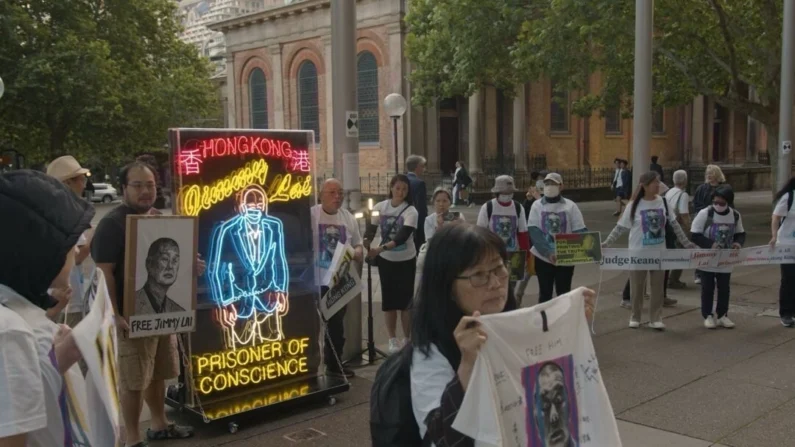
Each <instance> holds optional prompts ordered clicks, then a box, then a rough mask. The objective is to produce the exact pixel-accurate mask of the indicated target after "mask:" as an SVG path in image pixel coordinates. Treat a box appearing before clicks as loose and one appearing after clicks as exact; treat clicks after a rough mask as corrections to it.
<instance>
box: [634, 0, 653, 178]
mask: <svg viewBox="0 0 795 447" xmlns="http://www.w3.org/2000/svg"><path fill="white" fill-rule="evenodd" d="M653 27H654V0H635V92H634V94H633V101H634V103H635V109H634V111H633V115H634V116H633V121H632V170H633V171H634V172H635V175H633V176H632V183H633V185H632V187H633V189H634V186H635V185H637V184H638V180H639V179H640V176H641V174H643V173H644V172H646V171H648V170H649V144H650V143H651V90H652V86H651V84H652V82H651V56H652V33H653V32H654V30H653Z"/></svg>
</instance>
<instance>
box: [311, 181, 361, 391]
mask: <svg viewBox="0 0 795 447" xmlns="http://www.w3.org/2000/svg"><path fill="white" fill-rule="evenodd" d="M343 195H344V194H343V191H342V183H340V181H339V180H337V179H335V178H330V179H328V180H326V181H325V182H323V186H322V187H321V189H320V204H319V205H315V206H313V207H312V209H311V211H310V214H311V215H312V236H313V239H314V241H313V242H314V247H315V253H316V255H315V257H316V259H315V266H316V269H315V284H317V285H318V286H320V295H321V296H323V295H325V294H326V292H328V285H327V284H323V283H322V281H323V278H324V277H325V276H326V272H327V271H328V268H329V266H330V265H331V260H332V258H334V251H335V250H336V249H337V244H346V243H347V244H349V245H350V246H351V247H353V249H354V251H355V253H356V254H355V255H354V261H355V262H356V267H355V268H356V269H360V268H361V265H362V260H363V259H364V248H363V247H362V236H361V233H360V232H359V223H358V222H356V218H354V217H353V214H351V213H350V212H349V211H348V210H346V209H344V208H342V198H343ZM346 309H347V306H345V307H343V308H342V309H340V310H339V311H337V313H335V314H334V315H332V316H331V318H329V319H328V321H327V322H326V328H327V331H328V333H327V334H326V343H324V347H325V352H324V355H323V358H324V361H325V363H326V371H327V372H329V373H330V374H333V375H337V376H345V377H348V378H351V377H353V376H354V373H353V371H352V370H350V369H348V368H344V367H343V366H342V365H341V364H340V362H339V357H340V356H342V350H343V348H344V347H345V325H344V323H345V311H346Z"/></svg>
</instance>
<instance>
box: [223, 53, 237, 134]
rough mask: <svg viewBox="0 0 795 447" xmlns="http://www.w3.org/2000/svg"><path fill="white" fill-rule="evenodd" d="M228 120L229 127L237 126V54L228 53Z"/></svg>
mask: <svg viewBox="0 0 795 447" xmlns="http://www.w3.org/2000/svg"><path fill="white" fill-rule="evenodd" d="M226 89H227V90H226V122H227V127H229V128H235V127H237V126H236V124H237V123H236V122H235V115H236V113H235V112H236V110H237V109H236V108H237V105H236V104H237V91H238V85H237V83H236V82H235V55H234V54H233V53H227V54H226Z"/></svg>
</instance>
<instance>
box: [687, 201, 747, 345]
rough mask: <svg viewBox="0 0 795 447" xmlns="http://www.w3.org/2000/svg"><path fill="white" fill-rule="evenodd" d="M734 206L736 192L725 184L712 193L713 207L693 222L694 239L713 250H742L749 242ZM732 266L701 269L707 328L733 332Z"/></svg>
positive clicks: (703, 211)
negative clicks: (715, 303)
mask: <svg viewBox="0 0 795 447" xmlns="http://www.w3.org/2000/svg"><path fill="white" fill-rule="evenodd" d="M730 203H734V192H733V191H732V189H731V187H730V186H729V185H721V186H718V187H717V188H716V189H715V192H714V193H712V205H710V206H708V207H706V208H704V209H702V210H701V211H699V212H698V214H697V215H696V218H695V219H693V226H692V228H690V232H691V233H692V235H691V237H692V238H693V242H695V243H696V244H697V245H698V246H699V247H701V248H705V249H713V250H728V249H732V250H739V249H740V248H742V246H743V244H744V243H745V229H744V228H743V220H742V217H741V216H740V213H739V212H738V211H737V210H735V209H734V208H732V207H731V206H729V204H730ZM731 272H732V267H731V266H729V267H715V268H701V269H699V273H700V275H701V316H703V317H704V327H706V328H707V329H715V327H716V326H721V327H725V328H727V329H731V328H733V327H734V323H733V322H732V321H731V320H730V319H729V316H728V315H727V313H728V312H729V294H730V292H729V283H730V282H731V274H732V273H731ZM716 284H717V287H718V303H717V306H716V307H715V312H714V313H713V312H712V307H713V306H712V303H713V301H714V296H715V285H716Z"/></svg>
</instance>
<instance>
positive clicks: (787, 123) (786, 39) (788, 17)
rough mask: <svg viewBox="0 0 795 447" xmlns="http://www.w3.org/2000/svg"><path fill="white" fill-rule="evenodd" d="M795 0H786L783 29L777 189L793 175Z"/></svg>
mask: <svg viewBox="0 0 795 447" xmlns="http://www.w3.org/2000/svg"><path fill="white" fill-rule="evenodd" d="M793 39H795V0H784V24H783V26H782V30H781V98H780V99H779V113H778V116H779V119H778V144H779V150H778V172H777V175H776V190H780V189H781V188H783V187H784V186H785V185H786V184H787V182H788V181H789V178H790V175H792V100H793V93H795V92H793V87H795V85H793V84H795V73H793V70H795V60H793V56H794V55H793V42H792V40H793Z"/></svg>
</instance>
